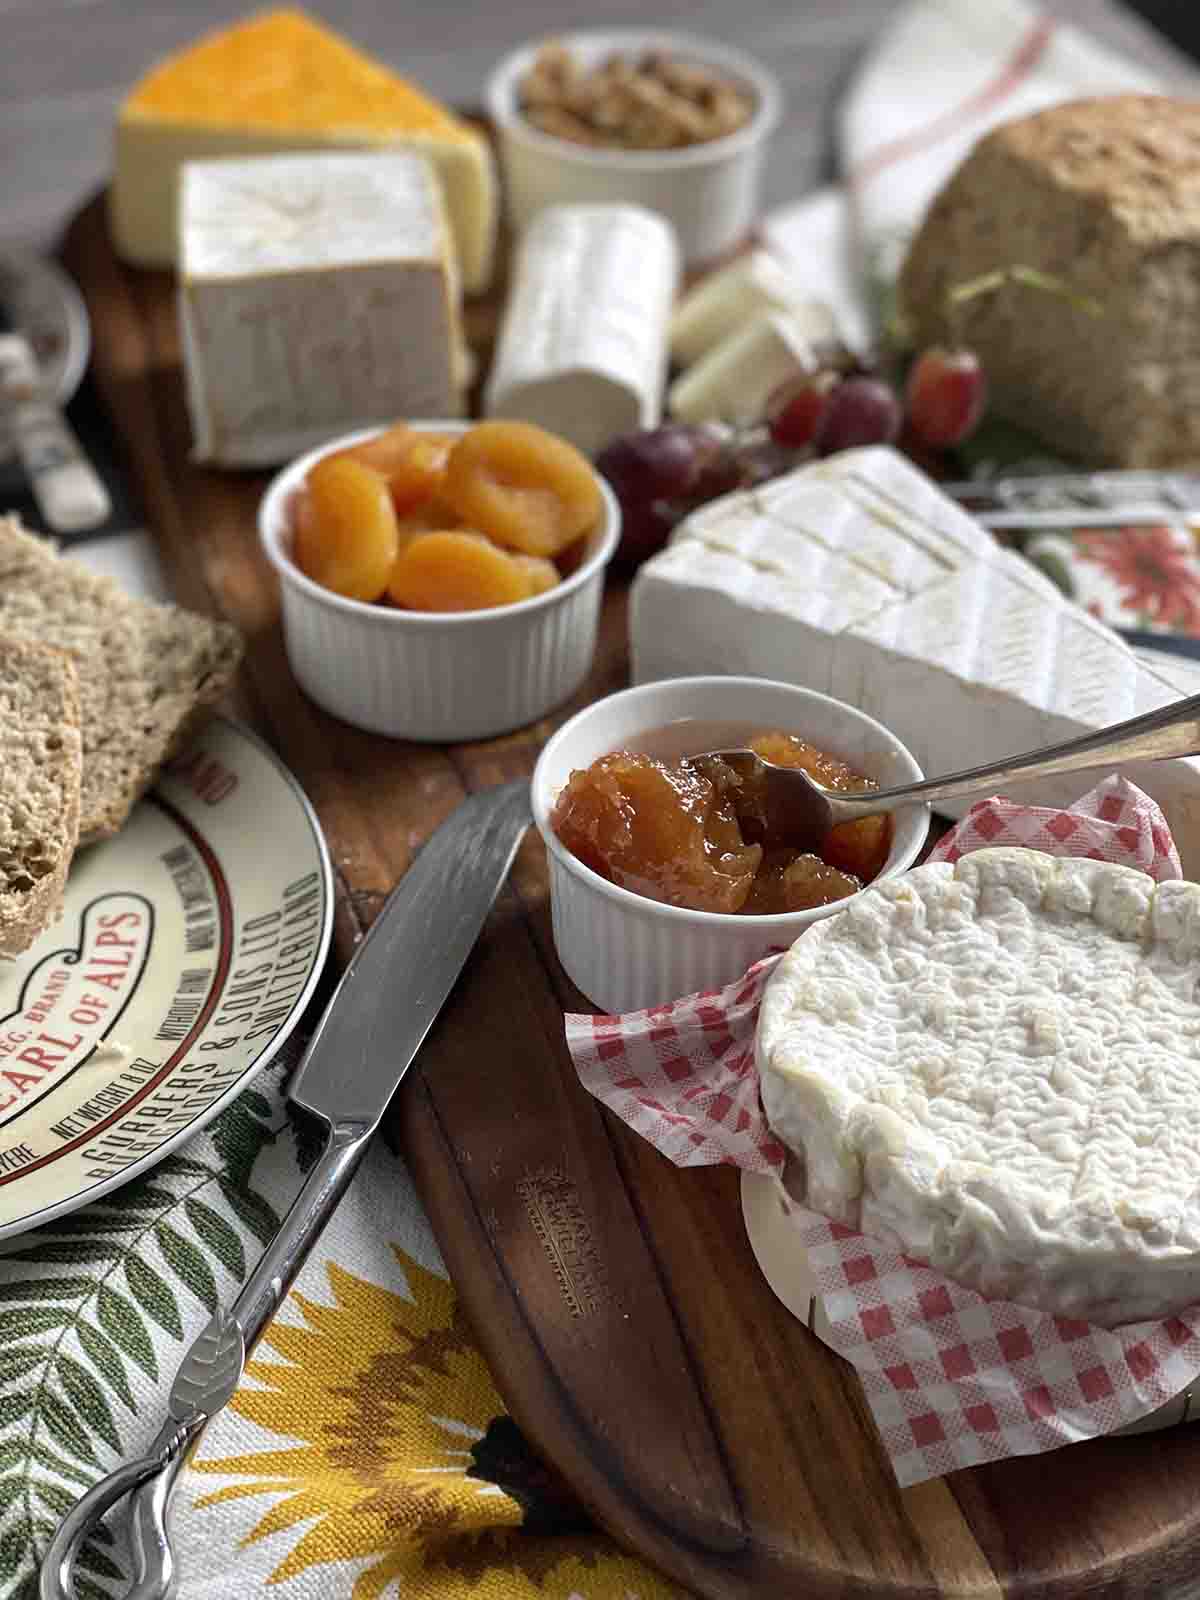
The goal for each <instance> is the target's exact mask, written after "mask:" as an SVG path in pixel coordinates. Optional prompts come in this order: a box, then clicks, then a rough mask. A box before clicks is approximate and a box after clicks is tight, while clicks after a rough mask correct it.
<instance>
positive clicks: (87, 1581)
mask: <svg viewBox="0 0 1200 1600" xmlns="http://www.w3.org/2000/svg"><path fill="white" fill-rule="evenodd" d="M294 1059H295V1054H294V1052H287V1053H286V1054H285V1057H284V1058H283V1059H281V1060H279V1061H278V1062H277V1063H276V1064H275V1065H274V1066H272V1067H271V1068H268V1069H267V1070H266V1071H264V1072H263V1073H262V1074H261V1075H260V1076H259V1078H258V1080H257V1081H256V1084H255V1086H254V1087H252V1088H250V1089H248V1090H246V1091H245V1092H244V1093H243V1094H242V1095H241V1097H240V1098H239V1099H238V1100H237V1101H235V1102H234V1103H233V1104H232V1105H231V1106H230V1107H229V1108H228V1109H227V1110H226V1111H225V1112H224V1113H223V1114H222V1115H221V1116H220V1117H218V1118H217V1119H216V1120H215V1121H214V1122H213V1123H212V1124H211V1125H210V1127H209V1128H208V1129H207V1130H206V1131H205V1132H204V1133H203V1134H201V1135H200V1136H199V1137H197V1138H196V1139H194V1140H192V1141H191V1142H190V1143H189V1144H188V1145H186V1146H185V1147H184V1148H183V1150H182V1152H181V1153H179V1154H177V1155H174V1156H171V1157H168V1158H167V1159H166V1160H165V1161H163V1162H161V1163H160V1164H159V1165H158V1166H157V1167H155V1168H154V1169H153V1170H152V1171H151V1172H150V1173H149V1174H147V1175H146V1176H145V1177H143V1178H142V1179H140V1180H135V1181H134V1182H133V1183H131V1184H129V1185H127V1186H126V1187H124V1188H122V1189H119V1190H117V1191H115V1192H114V1193H113V1194H110V1195H108V1196H107V1197H105V1199H103V1200H101V1201H99V1202H97V1203H95V1204H94V1205H91V1206H88V1207H87V1208H85V1209H83V1210H80V1211H76V1212H74V1213H72V1214H71V1215H70V1216H67V1217H63V1218H61V1219H59V1220H58V1221H57V1222H53V1223H50V1224H48V1225H46V1226H45V1227H43V1228H40V1229H38V1230H36V1231H34V1232H32V1233H29V1234H26V1235H23V1236H22V1237H21V1238H19V1239H17V1240H14V1241H12V1242H11V1244H10V1245H9V1246H8V1247H7V1249H6V1250H5V1251H4V1252H3V1254H0V1597H5V1600H6V1597H9V1596H13V1597H18V1600H34V1597H35V1595H36V1574H37V1570H38V1566H39V1563H40V1559H41V1555H42V1552H43V1551H44V1550H45V1547H46V1544H47V1542H48V1540H49V1538H50V1536H51V1535H52V1533H53V1532H54V1529H55V1527H56V1525H57V1523H58V1521H59V1519H60V1518H61V1517H62V1516H63V1515H64V1514H65V1512H66V1511H68V1510H69V1509H70V1507H71V1506H72V1504H73V1503H74V1501H75V1500H76V1498H77V1497H78V1496H79V1495H80V1494H81V1493H82V1492H83V1490H84V1489H86V1488H87V1487H88V1486H89V1485H90V1484H91V1483H93V1482H95V1481H96V1480H97V1479H98V1478H100V1477H101V1476H103V1475H104V1474H105V1473H107V1472H108V1471H110V1470H111V1469H112V1468H113V1467H114V1466H116V1465H118V1464H119V1463H120V1462H122V1461H126V1460H129V1459H131V1458H132V1457H134V1456H135V1455H137V1454H139V1453H140V1452H141V1451H142V1450H143V1449H144V1448H145V1447H146V1445H147V1444H148V1443H149V1441H150V1440H151V1439H152V1438H153V1436H154V1435H155V1433H156V1432H157V1431H158V1428H159V1426H160V1425H161V1422H162V1420H163V1418H164V1416H165V1408H166V1399H167V1394H168V1392H169V1389H170V1386H171V1382H172V1380H173V1378H174V1375H175V1371H176V1369H177V1367H178V1364H179V1361H180V1359H181V1358H182V1356H183V1353H184V1351H185V1350H186V1349H187V1346H188V1344H189V1343H190V1341H191V1340H192V1338H193V1337H194V1336H195V1334H196V1333H198V1332H199V1330H200V1328H201V1327H202V1326H203V1325H204V1323H205V1321H206V1320H207V1318H208V1316H209V1314H210V1312H211V1310H212V1309H213V1307H214V1306H215V1305H216V1304H217V1303H218V1301H220V1302H221V1303H223V1304H228V1303H229V1302H230V1300H232V1298H233V1296H234V1295H235V1294H236V1293H237V1289H238V1287H239V1285H240V1283H241V1281H242V1279H243V1278H244V1277H245V1275H246V1273H247V1271H248V1270H249V1269H250V1268H252V1267H253V1266H254V1264H255V1262H256V1260H257V1257H258V1254H259V1253H260V1251H261V1249H262V1247H263V1245H264V1244H265V1243H266V1242H267V1240H268V1239H270V1238H271V1237H272V1236H273V1234H274V1232H275V1230H276V1228H277V1227H278V1224H279V1220H280V1218H281V1216H282V1214H283V1212H284V1211H285V1210H286V1209H287V1207H288V1205H289V1204H290V1202H291V1199H292V1197H293V1195H294V1194H295V1193H296V1191H297V1189H298V1188H299V1186H300V1183H301V1180H302V1178H303V1175H304V1173H305V1171H306V1170H307V1169H308V1167H309V1166H310V1165H311V1163H312V1161H313V1160H314V1158H315V1156H316V1154H317V1150H318V1148H319V1131H318V1130H317V1129H316V1127H315V1126H314V1125H313V1124H312V1123H311V1122H310V1121H309V1120H308V1119H307V1118H303V1119H302V1116H301V1114H298V1113H296V1112H294V1111H293V1110H291V1108H289V1107H288V1106H287V1105H286V1103H285V1101H284V1099H283V1093H282V1089H283V1085H284V1082H285V1080H286V1074H287V1071H288V1070H289V1068H290V1065H291V1062H292V1061H293V1060H294ZM173 1538H174V1544H175V1549H176V1553H177V1556H178V1559H179V1566H180V1573H181V1581H180V1588H179V1596H180V1600H218V1597H222V1600H224V1597H227V1596H229V1595H233V1594H237V1595H239V1596H242V1595H246V1596H249V1595H258V1594H263V1595H266V1594H270V1595H271V1596H277V1597H278V1600H316V1597H318V1596H320V1597H321V1600H340V1597H346V1600H383V1597H388V1596H396V1597H409V1596H411V1597H419V1600H460V1597H467V1596H470V1597H471V1600H502V1597H503V1600H521V1597H523V1596H529V1597H531V1600H532V1597H544V1600H669V1597H681V1596H685V1594H686V1591H684V1590H683V1589H681V1588H679V1587H678V1586H676V1585H674V1584H672V1583H669V1582H668V1581H667V1580H665V1579H663V1578H661V1577H659V1576H657V1575H656V1574H655V1573H653V1572H652V1571H651V1570H650V1569H649V1568H647V1567H645V1566H644V1565H642V1564H641V1563H640V1562H638V1561H637V1560H635V1559H634V1558H632V1557H630V1556H627V1555H625V1554H624V1553H623V1552H622V1551H620V1550H618V1548H617V1547H616V1546H615V1545H614V1544H613V1543H612V1542H611V1541H610V1540H609V1539H608V1538H607V1537H606V1536H605V1535H603V1534H602V1533H600V1532H599V1531H598V1530H597V1529H596V1528H595V1527H594V1526H593V1524H592V1523H591V1522H590V1520H589V1519H588V1517H587V1515H586V1513H585V1512H584V1511H583V1510H582V1508H581V1507H580V1506H579V1505H578V1503H577V1502H576V1501H575V1500H574V1499H573V1497H572V1496H571V1494H570V1492H569V1490H568V1489H567V1488H566V1486H565V1484H564V1483H563V1482H562V1481H561V1480H560V1479H559V1478H558V1477H557V1475H556V1474H555V1473H554V1472H553V1470H552V1469H551V1468H550V1467H548V1466H547V1465H546V1464H545V1463H543V1462H541V1461H540V1460H539V1459H538V1458H537V1457H536V1456H535V1455H534V1453H533V1452H532V1450H531V1449H530V1447H529V1446H528V1445H527V1443H526V1441H525V1440H524V1438H523V1437H522V1435H521V1432H520V1430H519V1429H518V1428H517V1426H516V1424H515V1423H514V1422H513V1420H512V1418H511V1417H509V1416H508V1415H507V1414H506V1412H505V1410H504V1405H503V1402H502V1401H501V1399H500V1396H499V1394H498V1393H497V1391H496V1388H495V1385H494V1383H493V1381H492V1378H491V1375H490V1373H489V1371H488V1368H487V1365H486V1363H485V1362H484V1359H483V1357H482V1355H481V1354H480V1352H479V1349H478V1347H477V1345H476V1343H475V1340H474V1337H473V1335H472V1332H471V1329H470V1327H469V1326H468V1324H467V1322H466V1320H465V1318H464V1316H463V1314H462V1311H461V1308H460V1307H459V1304H458V1301H457V1299H456V1296H455V1293H454V1290H453V1287H452V1286H451V1284H450V1282H449V1280H448V1278H447V1276H446V1271H445V1268H444V1266H443V1264H442V1261H441V1258H440V1256H439V1254H438V1250H437V1246H436V1244H435V1242H434V1239H433V1234H432V1232H431V1230H430V1227H429V1223H428V1221H427V1219H426V1217H425V1214H424V1211H423V1209H422V1207H421V1204H420V1201H419V1200H418V1198H417V1196H416V1193H415V1191H414V1190H413V1188H412V1185H411V1183H410V1181H409V1179H408V1176H407V1174H406V1172H405V1170H404V1168H403V1166H402V1164H401V1162H400V1161H399V1160H398V1158H397V1157H396V1156H394V1155H393V1154H392V1153H391V1151H389V1150H388V1149H387V1148H386V1146H385V1145H384V1143H383V1142H382V1140H377V1141H376V1143H375V1145H374V1147H373V1149H372V1151H371V1152H370V1154H369V1155H368V1158H367V1160H366V1162H365V1163H364V1165H363V1167H362V1168H361V1169H360V1171H359V1174H358V1176H357V1177H356V1178H355V1180H354V1182H353V1184H352V1185H351V1187H350V1189H349V1191H348V1193H347V1194H346V1196H345V1198H344V1199H343V1201H342V1204H341V1206H340V1207H339V1208H338V1211H337V1212H336V1214H335V1216H334V1218H333V1220H332V1222H331V1223H330V1225H329V1227H328V1228H327V1229H326V1231H325V1233H324V1235H323V1236H322V1238H321V1239H320V1241H319V1242H318V1245H317V1247H316V1248H315V1250H314V1252H313V1254H312V1255H311V1256H310V1258H309V1260H308V1262H307V1263H306V1265H305V1267H304V1270H303V1271H302V1273H301V1275H300V1277H299V1279H298V1280H297V1283H296V1285H295V1287H294V1289H293V1291H292V1294H291V1296H290V1297H289V1299H288V1300H287V1302H286V1303H285V1305H284V1306H283V1308H282V1309H281V1311H280V1313H279V1315H278V1316H277V1317H276V1319H275V1321H274V1322H273V1323H272V1325H271V1326H270V1328H268V1330H267V1333H266V1335H265V1336H264V1338H263V1340H262V1342H261V1343H260V1344H259V1346H258V1348H257V1350H256V1351H255V1353H254V1355H253V1357H252V1358H251V1360H250V1362H249V1364H248V1366H247V1371H246V1373H245V1376H244V1378H243V1381H242V1385H241V1387H240V1389H239V1391H238V1393H237V1394H236V1395H235V1397H234V1399H233V1401H232V1402H231V1404H230V1405H229V1406H228V1407H227V1408H226V1410H225V1411H224V1412H222V1413H221V1414H220V1416H219V1417H217V1418H216V1420H215V1421H214V1422H213V1424H212V1425H211V1426H210V1427H209V1428H208V1430H207V1431H206V1432H205V1434H204V1435H203V1437H202V1440H201V1443H200V1446H199V1449H198V1450H197V1452H196V1454H195V1456H194V1457H193V1459H192V1462H191V1464H190V1466H189V1468H188V1470H187V1471H186V1472H185V1473H184V1475H183V1476H182V1478H181V1479H180V1483H179V1487H178V1490H177V1493H176V1497H175V1510H174V1519H173ZM134 1570H135V1569H134V1566H133V1562H132V1557H131V1552H130V1550H129V1549H128V1548H127V1546H126V1543H125V1539H124V1523H123V1522H122V1520H121V1519H120V1517H119V1516H118V1517H116V1518H114V1519H113V1521H112V1525H111V1526H109V1527H106V1528H102V1529H101V1530H100V1532H99V1536H98V1537H97V1538H96V1539H95V1540H94V1541H93V1542H92V1544H91V1545H90V1547H89V1548H88V1549H86V1550H85V1551H84V1553H83V1555H82V1558H81V1560H80V1562H79V1564H78V1566H77V1570H76V1578H75V1588H76V1593H77V1594H78V1595H79V1596H80V1600H108V1597H109V1596H112V1595H117V1594H123V1593H124V1591H125V1589H126V1588H127V1587H128V1585H129V1583H130V1581H131V1577H132V1574H133V1572H134Z"/></svg>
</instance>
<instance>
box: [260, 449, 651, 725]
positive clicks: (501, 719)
mask: <svg viewBox="0 0 1200 1600" xmlns="http://www.w3.org/2000/svg"><path fill="white" fill-rule="evenodd" d="M258 521H259V536H260V538H261V541H262V545H263V549H264V551H265V553H266V555H267V558H268V559H269V560H270V562H271V564H272V566H273V567H274V568H275V570H276V572H277V573H278V575H279V578H280V598H281V609H282V615H283V629H284V639H285V643H286V647H287V653H288V660H289V663H290V665H291V668H292V671H293V673H294V674H295V676H296V679H297V681H298V682H299V684H300V686H301V687H302V688H303V689H304V690H305V692H306V693H307V694H308V695H309V696H310V697H311V698H312V699H313V700H315V701H316V702H317V704H318V705H320V706H321V707H323V708H324V709H325V710H327V711H330V712H332V713H333V714H334V715H335V716H338V717H341V718H342V719H343V720H344V721H346V722H350V723H353V724H354V725H355V726H356V727H360V728H365V729H367V730H368V731H369V732H372V733H381V734H385V735H387V736H388V737H390V738H402V739H427V740H438V741H450V740H459V739H481V738H488V737H491V736H492V735H495V734H498V733H504V732H507V731H508V730H509V729H512V728H516V727H521V726H523V725H524V724H526V723H529V722H533V721H536V719H537V718H538V717H541V716H544V715H545V714H546V713H547V712H548V711H550V710H552V709H553V708H554V707H555V706H556V705H560V704H561V703H562V702H563V701H564V700H566V699H568V698H569V697H570V696H571V695H572V694H573V693H574V691H575V690H576V689H577V688H578V686H579V684H580V683H581V682H582V680H583V678H584V677H585V676H586V674H587V671H588V668H589V666H590V665H591V661H592V657H593V655H594V653H595V646H596V629H597V624H598V620H599V611H600V600H601V595H602V591H603V584H604V569H605V567H606V566H607V564H608V562H609V561H610V560H611V558H612V555H613V552H614V550H615V549H616V545H617V540H618V538H619V535H620V512H619V510H618V507H617V504H616V501H615V500H614V498H613V495H612V493H611V491H610V490H609V488H608V486H607V484H606V483H605V482H604V480H603V479H602V478H601V477H600V476H599V474H598V473H596V472H595V471H594V470H593V469H592V467H591V465H590V464H589V463H588V461H587V459H586V458H585V457H584V456H582V455H580V454H579V452H578V451H577V450H575V449H574V447H573V446H571V445H569V444H568V443H567V442H566V441H565V440H563V439H559V438H558V437H557V436H556V435H554V434H551V433H548V432H546V431H545V430H544V429H542V428H537V427H533V426H532V425H531V424H529V423H522V422H499V421H494V422H482V423H475V424H471V423H463V422H436V421H430V422H426V421H420V422H397V423H395V424H393V425H392V426H390V427H387V428H377V429H368V430H366V431H363V432H360V433H355V434H349V435H347V436H346V437H344V438H341V439H336V440H332V441H331V442H330V443H329V444H327V445H324V446H322V447H321V448H320V449H318V450H313V451H310V452H309V453H308V454H307V455H304V456H301V457H299V458H298V459H297V460H296V461H293V462H292V463H291V464H290V465H289V466H287V467H285V468H284V469H283V471H282V472H280V473H279V474H278V475H277V476H276V477H275V478H274V479H273V480H272V481H271V483H270V484H269V485H268V488H267V491H266V493H265V494H264V496H263V500H262V504H261V506H260V508H259V519H258Z"/></svg>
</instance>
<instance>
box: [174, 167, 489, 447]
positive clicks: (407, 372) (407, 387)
mask: <svg viewBox="0 0 1200 1600" xmlns="http://www.w3.org/2000/svg"><path fill="white" fill-rule="evenodd" d="M180 238H181V263H180V287H179V306H180V322H181V326H182V329H183V338H184V359H185V368H186V378H187V396H188V407H189V411H190V413H191V419H192V435H193V446H194V454H195V457H196V459H197V460H200V461H215V462H220V463H221V464H223V465H226V466H266V465H270V464H272V463H275V462H279V461H283V460H286V459H287V458H288V457H289V456H292V455H295V454H297V453H298V452H300V451H303V450H307V449H310V448H312V447H313V446H315V445H318V444H321V443H323V442H324V441H326V440H327V439H330V438H332V437H333V436H335V435H336V434H339V433H343V432H346V431H348V430H349V429H352V428H358V427H365V426H368V425H370V424H372V423H385V422H390V421H394V420H395V419H396V418H398V417H448V416H454V415H456V414H457V413H458V412H459V411H460V410H461V405H462V401H461V396H460V394H459V390H458V385H457V381H456V380H457V362H456V350H457V348H458V343H459V335H458V318H459V298H460V297H459V286H458V281H457V276H456V270H455V265H454V256H453V252H452V249H451V245H450V239H449V233H448V229H447V224H446V218H445V214H444V210H443V204H442V197H441V192H440V190H439V187H438V185H437V183H436V181H435V179H434V175H433V172H432V169H431V168H430V166H429V163H428V162H427V161H426V160H425V159H424V157H422V156H416V155H410V154H408V153H406V152H396V153H394V154H386V155H382V154H375V153H366V152H363V153H358V152H354V153H350V154H346V155H317V156H313V155H303V156H256V157H251V158H249V159H247V160H241V161H232V160H231V161H200V162H189V163H187V165H186V166H185V167H184V169H183V178H182V184H181V193H180Z"/></svg>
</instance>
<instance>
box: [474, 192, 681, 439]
mask: <svg viewBox="0 0 1200 1600" xmlns="http://www.w3.org/2000/svg"><path fill="white" fill-rule="evenodd" d="M678 281H679V248H678V245H677V244H676V240H675V230H674V229H673V228H672V227H671V225H670V223H669V222H666V221H665V220H664V219H663V218H662V217H659V216H656V215H655V214H654V213H653V212H651V211H647V210H645V209H644V207H642V206H626V205H565V206H549V207H547V209H546V210H544V211H542V212H539V213H538V215H537V216H535V217H534V219H533V221H532V222H531V223H530V224H529V227H528V228H527V229H526V231H525V234H524V236H523V238H522V240H521V244H520V247H519V251H518V254H517V261H516V269H515V271H514V274H513V286H512V291H511V293H510V295H509V300H508V307H507V310H506V311H505V315H504V323H503V326H502V328H501V330H500V338H499V341H498V344H497V348H496V358H495V361H494V363H493V366H492V373H491V378H490V380H489V382H488V388H487V395H486V400H485V410H486V412H487V415H488V416H495V417H519V418H522V419H523V420H524V421H526V422H536V423H538V424H540V426H541V427H543V428H549V429H550V430H551V431H552V432H553V433H557V434H559V435H561V437H562V438H564V439H569V440H570V442H571V443H572V444H573V445H575V446H576V447H577V448H578V449H580V450H583V451H585V452H587V453H588V454H592V453H593V452H594V451H597V450H600V449H602V448H603V447H604V446H605V445H606V444H607V443H608V441H609V440H610V439H612V438H613V437H614V436H615V435H617V434H620V433H625V432H627V431H628V430H629V429H631V428H639V427H640V428H652V427H653V426H654V425H655V423H657V421H658V419H659V413H660V409H661V403H662V388H663V379H664V377H665V375H666V370H667V323H668V320H669V318H670V315H671V304H672V301H673V300H674V298H675V289H676V286H677V284H678Z"/></svg>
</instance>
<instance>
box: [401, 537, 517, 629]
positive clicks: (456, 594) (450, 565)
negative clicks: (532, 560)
mask: <svg viewBox="0 0 1200 1600" xmlns="http://www.w3.org/2000/svg"><path fill="white" fill-rule="evenodd" d="M387 592H388V598H389V599H390V600H392V601H394V603H395V604H396V605H398V606H404V607H406V608H407V609H408V610H410V611H482V610H484V609H485V608H486V607H488V606H508V605H512V604H513V602H514V601H516V600H526V599H528V597H529V593H530V590H529V579H528V577H527V576H526V574H525V573H523V572H522V571H521V569H520V567H518V566H517V564H516V562H515V561H514V560H513V558H512V556H510V555H509V554H508V552H507V551H505V550H501V549H500V548H499V546H498V545H494V544H493V543H492V541H491V540H490V539H488V538H485V537H484V535H483V534H481V533H471V532H468V531H465V530H461V529H449V530H443V531H439V532H435V533H421V534H418V535H417V537H416V538H415V539H410V540H409V542H408V543H407V544H406V545H405V546H404V548H403V549H402V550H401V552H400V554H399V556H398V557H397V559H396V563H395V565H394V566H393V568H392V574H391V577H390V578H389V579H388V586H387Z"/></svg>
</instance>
